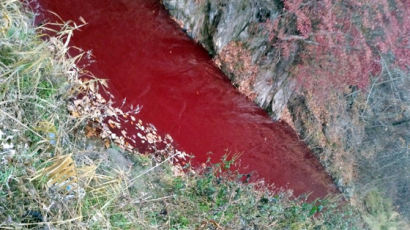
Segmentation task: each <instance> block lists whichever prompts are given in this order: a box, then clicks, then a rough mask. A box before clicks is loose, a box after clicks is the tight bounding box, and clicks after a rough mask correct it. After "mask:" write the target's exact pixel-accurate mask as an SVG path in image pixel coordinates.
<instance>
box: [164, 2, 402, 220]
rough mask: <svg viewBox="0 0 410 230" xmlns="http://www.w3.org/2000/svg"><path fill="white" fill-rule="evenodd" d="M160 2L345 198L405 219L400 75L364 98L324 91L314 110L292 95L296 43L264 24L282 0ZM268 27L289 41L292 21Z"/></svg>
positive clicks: (308, 95)
mask: <svg viewBox="0 0 410 230" xmlns="http://www.w3.org/2000/svg"><path fill="white" fill-rule="evenodd" d="M162 2H163V4H164V6H165V7H166V8H167V9H168V11H169V12H170V14H171V16H173V17H174V18H175V20H176V21H177V23H179V24H180V25H181V27H183V29H185V30H186V31H187V33H188V35H190V36H191V37H192V38H193V39H194V40H196V41H197V42H199V43H200V44H202V45H203V46H204V47H205V49H207V50H208V52H209V53H210V55H211V56H212V57H213V58H214V60H215V63H216V64H217V65H219V66H220V68H221V69H222V71H224V73H225V74H226V75H227V76H228V77H229V78H230V79H231V80H232V83H233V84H234V85H235V86H236V87H238V89H239V90H240V91H241V92H242V93H244V94H245V95H247V96H248V97H249V98H250V99H252V100H254V101H255V103H257V104H258V105H259V106H261V107H262V108H263V109H265V110H267V111H268V112H269V113H270V114H271V116H272V118H273V119H282V120H285V121H287V122H288V123H289V124H290V125H291V126H292V127H293V128H294V129H295V131H296V132H297V133H298V134H299V136H300V138H301V139H303V140H304V141H305V142H306V143H307V144H308V145H309V147H310V148H311V149H312V150H313V151H314V152H315V154H316V156H317V157H318V158H319V159H320V161H321V163H322V164H323V165H324V166H325V168H326V169H327V171H328V172H329V174H330V175H331V176H332V177H333V178H334V180H335V183H336V184H337V185H338V186H339V188H340V189H341V190H342V191H343V192H344V194H345V195H346V197H350V198H351V199H352V200H353V201H355V200H356V201H362V200H366V197H368V194H372V192H373V191H378V192H380V193H382V194H383V196H384V197H387V198H389V199H390V200H392V201H393V204H394V206H395V207H397V208H398V209H399V210H400V212H401V213H402V214H403V216H404V217H406V218H409V213H410V210H409V209H410V205H409V204H410V178H409V172H410V159H409V143H410V132H409V130H410V122H409V121H410V93H409V91H408V89H409V88H410V78H409V76H408V74H406V73H405V72H402V71H399V70H394V71H393V70H389V69H387V70H385V71H383V72H382V74H380V77H379V78H378V79H376V80H377V82H374V83H373V84H372V86H371V87H370V90H369V91H367V92H363V91H361V90H358V89H357V88H356V87H353V86H352V87H347V88H346V89H345V90H344V91H343V92H336V91H335V92H326V97H327V99H326V100H327V102H328V103H322V102H320V101H318V100H316V99H317V98H315V97H314V96H313V95H312V92H309V91H308V90H304V91H300V90H299V91H296V90H295V84H296V83H295V81H294V79H293V78H292V76H291V75H290V74H289V72H290V71H289V70H290V69H291V67H292V65H294V64H295V63H296V62H297V58H298V53H299V49H301V48H300V47H299V46H298V43H297V41H291V42H289V43H288V44H287V45H288V46H287V47H286V49H284V47H278V46H276V45H275V36H273V35H272V30H271V26H272V25H271V24H272V23H270V22H273V21H275V19H277V18H278V16H279V14H280V13H281V12H283V5H281V2H282V1H272V0H237V1H229V0H162ZM276 21H279V22H278V24H277V25H274V26H275V27H276V28H275V30H276V31H278V28H284V29H286V33H287V34H295V35H297V33H296V25H294V23H292V20H288V21H287V22H283V21H280V20H276ZM295 37H296V36H295ZM285 39H286V38H285Z"/></svg>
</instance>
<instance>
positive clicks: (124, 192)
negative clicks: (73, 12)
mask: <svg viewBox="0 0 410 230" xmlns="http://www.w3.org/2000/svg"><path fill="white" fill-rule="evenodd" d="M0 12H1V17H2V18H1V19H0V25H1V26H0V97H1V99H0V228H4V229H15V228H17V229H19V228H20V229H21V228H34V229H44V228H48V229H149V228H151V229H158V228H160V229H195V228H197V229H355V228H356V229H361V228H363V226H362V224H361V217H360V215H359V213H358V212H357V211H355V210H354V209H353V208H352V207H349V206H347V205H343V204H341V202H340V200H338V199H336V198H329V199H326V200H317V201H315V202H312V203H309V202H307V201H306V200H305V199H304V198H303V197H300V198H297V199H295V198H291V196H290V194H289V192H287V191H281V192H276V193H273V192H270V191H271V190H268V189H267V188H265V187H263V186H261V185H262V184H261V183H245V182H244V183H242V182H241V179H242V178H243V177H242V175H240V174H238V173H236V172H230V171H228V170H227V169H229V168H230V167H231V164H232V162H231V161H228V160H226V159H222V161H221V163H220V164H216V165H208V166H205V167H204V168H203V169H202V170H199V171H197V172H195V171H192V170H190V169H189V168H185V172H184V173H183V172H182V171H181V170H180V169H178V168H177V167H176V166H174V165H172V164H171V162H170V160H171V158H172V156H174V155H172V156H171V157H168V158H166V157H163V158H161V160H160V161H158V159H157V158H155V157H154V156H153V155H152V156H149V155H148V156H147V155H140V154H129V152H126V151H123V150H122V149H120V148H119V147H116V145H114V144H107V142H103V141H102V140H98V139H96V140H90V139H87V138H86V135H87V127H89V126H87V124H88V123H89V122H90V121H92V122H96V121H98V120H99V121H102V120H103V119H96V118H95V116H94V115H90V114H85V113H75V114H73V112H72V111H71V112H70V111H69V110H68V108H69V107H70V106H72V101H73V100H75V99H76V98H78V97H80V95H81V96H84V95H88V94H89V93H93V92H94V93H95V87H94V86H95V85H94V84H93V83H92V82H98V80H96V79H93V78H91V80H87V81H85V80H84V81H81V80H80V79H79V76H80V75H83V74H86V73H85V72H83V71H82V70H81V69H79V68H78V67H77V66H76V63H77V62H78V60H79V59H80V58H81V56H82V55H79V56H76V57H70V56H69V54H68V50H69V49H70V47H68V42H69V39H70V37H71V36H72V33H73V31H74V30H75V29H76V28H78V27H79V25H76V24H74V23H72V22H67V23H64V24H61V25H58V26H59V27H60V28H61V30H60V31H55V35H54V36H49V35H47V36H46V35H41V33H42V32H43V31H45V30H47V29H46V27H40V28H35V27H34V25H33V14H32V13H30V12H28V11H26V10H25V9H23V8H22V5H21V3H20V1H17V0H5V1H2V2H1V3H0ZM55 26H56V25H54V26H53V27H55ZM80 26H81V25H80ZM93 105H94V106H95V104H93V103H90V106H93ZM98 105H99V106H100V107H99V108H98V111H99V113H98V116H100V117H103V118H104V117H106V116H109V115H112V114H111V113H110V112H107V111H112V110H110V108H111V107H110V106H111V104H110V103H109V102H106V103H104V101H103V102H101V103H99V104H98ZM104 106H105V107H104ZM91 111H97V110H91ZM97 125H98V124H97ZM88 132H89V131H88ZM376 203H377V202H376ZM372 207H373V206H372Z"/></svg>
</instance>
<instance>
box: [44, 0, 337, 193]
mask: <svg viewBox="0 0 410 230" xmlns="http://www.w3.org/2000/svg"><path fill="white" fill-rule="evenodd" d="M39 3H40V6H41V8H42V9H44V10H51V11H54V12H56V13H57V14H58V15H60V16H61V17H62V19H63V20H69V19H71V20H74V21H77V22H79V20H78V19H79V17H80V16H81V17H83V18H84V19H85V20H86V21H87V22H88V25H87V26H85V27H83V28H82V29H81V31H77V32H76V33H75V35H74V37H73V39H72V41H71V45H74V46H78V47H81V48H82V49H84V50H91V51H92V53H93V55H94V58H95V60H96V62H95V63H93V64H91V66H89V67H88V69H89V70H91V71H92V72H93V73H94V75H96V76H98V77H101V78H107V79H109V86H110V89H111V91H112V92H113V94H114V95H115V96H116V98H118V99H119V100H122V99H123V98H127V103H128V104H134V105H137V104H139V105H142V106H143V109H142V111H141V112H140V114H139V116H140V119H142V120H144V121H146V122H151V123H153V124H154V125H155V126H156V127H157V129H158V130H159V131H160V132H162V133H169V134H170V135H171V136H172V137H173V138H174V140H175V142H176V144H177V147H178V148H180V149H182V150H184V151H186V152H188V153H192V154H194V155H195V159H194V162H195V163H197V164H198V163H201V162H205V161H206V159H207V158H208V157H209V156H210V155H209V154H207V153H208V152H213V154H212V155H211V157H212V159H214V160H219V159H220V158H221V156H222V155H223V154H225V153H226V150H228V151H229V152H231V153H242V156H241V165H242V166H241V172H244V173H247V172H251V171H255V172H256V173H257V175H259V178H263V179H264V180H265V181H266V182H268V183H275V185H277V186H282V187H286V188H291V189H293V190H294V191H295V193H296V194H301V193H306V192H307V193H310V192H312V196H311V198H316V197H323V196H325V195H326V194H328V193H330V192H335V191H336V189H335V186H334V185H333V183H332V181H331V179H330V178H329V177H328V175H327V174H326V173H325V171H324V170H323V168H322V167H321V165H320V164H319V162H318V161H317V160H316V158H315V157H314V156H313V155H312V154H311V152H310V151H309V150H308V149H307V148H306V146H305V145H304V144H303V143H302V142H301V141H299V140H298V138H297V136H296V135H295V133H294V131H293V130H292V129H291V128H290V127H289V126H288V125H286V124H285V123H281V122H273V121H272V120H271V119H270V118H269V117H268V115H267V114H266V113H265V112H264V111H262V110H261V109H259V108H258V107H257V106H256V105H255V104H254V103H252V102H251V101H249V100H247V99H246V98H245V97H244V96H243V95H241V94H240V93H238V92H237V91H236V90H235V89H234V87H233V86H232V85H231V83H230V81H229V80H228V79H227V77H226V76H224V75H223V74H222V73H221V72H220V71H219V70H218V69H217V68H216V67H215V66H214V64H213V62H212V60H211V59H210V57H209V56H208V54H207V53H206V51H205V50H204V49H203V48H201V47H200V46H199V45H198V44H196V43H194V42H193V41H192V40H191V39H189V38H188V37H187V36H186V35H185V34H184V33H183V32H182V31H181V30H180V29H179V27H178V25H176V23H174V22H173V21H172V20H171V19H170V17H169V15H168V14H167V12H166V11H165V10H164V9H163V7H162V6H161V4H160V3H159V1H158V0H65V1H64V0H58V1H56V0H39ZM47 17H49V19H50V20H54V17H52V16H51V15H48V16H47ZM51 18H53V19H51Z"/></svg>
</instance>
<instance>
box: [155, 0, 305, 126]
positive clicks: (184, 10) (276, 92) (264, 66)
mask: <svg viewBox="0 0 410 230" xmlns="http://www.w3.org/2000/svg"><path fill="white" fill-rule="evenodd" d="M163 4H164V5H165V7H166V8H167V9H168V10H169V12H170V14H171V15H172V16H173V17H174V18H175V19H176V20H177V21H178V22H179V23H180V24H181V26H183V28H184V29H185V30H186V31H187V33H188V34H189V35H190V36H191V37H192V38H193V39H195V40H196V41H198V42H199V43H200V44H202V45H203V46H204V47H205V48H206V49H207V50H208V51H209V53H210V55H211V56H213V57H214V58H215V60H216V63H217V64H219V65H220V67H221V69H222V70H223V71H224V72H225V73H226V74H227V75H228V76H229V77H230V78H231V80H232V81H233V83H234V84H235V85H236V86H237V87H238V88H239V90H240V91H241V92H243V93H244V94H246V95H247V96H248V97H250V98H251V99H252V100H254V101H255V102H256V103H257V104H258V105H260V106H261V107H262V108H264V109H266V110H268V111H271V113H272V116H273V117H274V118H276V119H278V118H279V116H280V114H281V112H282V110H283V109H284V107H285V105H286V103H287V101H288V99H289V97H290V95H291V92H292V89H293V83H292V81H290V79H289V76H288V68H289V66H291V64H292V63H293V62H294V58H295V54H296V53H297V47H296V46H295V47H292V50H291V51H292V52H290V53H291V55H288V56H287V57H284V55H281V54H280V50H278V49H276V48H275V47H274V45H273V42H272V41H271V40H272V38H270V37H271V36H272V35H271V34H270V33H269V30H268V29H267V26H268V23H267V22H270V21H274V20H275V19H276V18H278V16H279V14H280V7H279V8H278V5H277V4H276V3H275V1H267V0H261V1H259V0H258V1H256V0H255V1H242V0H241V1H193V0H164V1H163ZM288 27H289V28H288V30H291V28H292V26H291V25H288ZM293 30H294V29H293ZM238 63H239V64H238Z"/></svg>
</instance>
